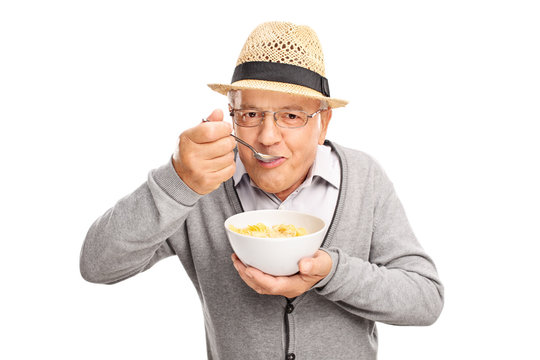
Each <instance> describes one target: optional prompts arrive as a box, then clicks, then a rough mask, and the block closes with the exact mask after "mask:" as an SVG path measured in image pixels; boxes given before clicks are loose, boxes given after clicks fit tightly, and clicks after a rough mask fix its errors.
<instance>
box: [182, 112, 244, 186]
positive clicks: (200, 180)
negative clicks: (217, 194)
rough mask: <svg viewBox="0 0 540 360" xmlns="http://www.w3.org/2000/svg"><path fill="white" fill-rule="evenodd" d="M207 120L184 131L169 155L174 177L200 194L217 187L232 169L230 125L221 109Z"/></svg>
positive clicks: (234, 145)
mask: <svg viewBox="0 0 540 360" xmlns="http://www.w3.org/2000/svg"><path fill="white" fill-rule="evenodd" d="M208 120H209V121H208V122H202V123H200V124H198V125H197V126H195V127H193V128H191V129H188V130H186V131H184V132H183V133H182V134H181V135H180V137H179V141H178V147H177V148H176V150H175V152H174V155H173V166H174V169H175V170H176V173H177V174H178V176H179V177H180V178H181V179H182V181H183V182H184V183H185V184H186V185H187V186H189V187H190V188H191V189H192V190H193V191H195V192H196V193H198V194H201V195H204V194H208V193H209V192H212V191H214V190H215V189H217V188H218V187H219V186H220V185H221V183H222V182H224V181H227V180H228V179H230V178H231V177H232V176H233V174H234V171H235V169H236V165H235V163H234V153H233V150H234V148H235V147H236V141H235V140H234V138H233V137H232V136H229V135H230V134H231V131H232V126H231V124H229V123H226V122H224V121H223V112H222V111H221V110H214V111H213V112H212V113H211V114H210V116H209V117H208Z"/></svg>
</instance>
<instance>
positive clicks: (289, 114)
mask: <svg viewBox="0 0 540 360" xmlns="http://www.w3.org/2000/svg"><path fill="white" fill-rule="evenodd" d="M287 117H288V118H289V119H290V120H294V119H296V118H297V117H298V116H297V115H295V114H292V113H288V114H287Z"/></svg>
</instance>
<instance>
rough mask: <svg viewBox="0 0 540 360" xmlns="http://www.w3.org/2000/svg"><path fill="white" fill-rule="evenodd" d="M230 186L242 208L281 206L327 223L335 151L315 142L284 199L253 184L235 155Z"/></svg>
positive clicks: (333, 196) (336, 168) (335, 188)
mask: <svg viewBox="0 0 540 360" xmlns="http://www.w3.org/2000/svg"><path fill="white" fill-rule="evenodd" d="M233 180H234V186H235V187H236V191H237V193H238V196H239V198H240V202H241V203H242V207H243V208H244V211H250V210H265V209H282V210H294V211H302V212H306V213H308V214H312V215H315V216H318V217H320V218H321V219H323V220H324V221H325V223H326V226H327V228H328V226H329V225H330V222H331V221H332V217H333V215H334V209H335V207H336V202H337V198H338V194H339V185H340V181H341V169H340V165H339V159H338V156H337V154H336V153H335V152H333V151H331V148H330V147H329V146H326V145H318V147H317V154H316V156H315V161H314V162H313V165H312V166H311V168H310V170H309V172H308V175H307V177H306V179H305V180H304V182H303V183H302V184H300V186H299V187H298V188H297V189H296V190H294V191H293V192H292V193H291V194H290V195H289V196H288V197H287V198H286V199H285V200H284V201H281V200H280V199H279V198H278V197H277V196H276V195H275V194H270V193H267V192H265V191H263V190H261V189H260V188H258V187H257V185H255V183H254V182H253V181H252V180H251V178H250V177H249V174H248V173H247V171H246V169H245V167H244V164H243V163H242V161H241V160H240V157H239V156H238V154H236V172H235V173H234V175H233Z"/></svg>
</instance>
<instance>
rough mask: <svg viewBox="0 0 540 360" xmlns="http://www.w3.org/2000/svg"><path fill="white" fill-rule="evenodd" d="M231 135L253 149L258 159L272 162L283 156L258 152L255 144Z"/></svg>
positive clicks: (205, 120) (254, 155)
mask: <svg viewBox="0 0 540 360" xmlns="http://www.w3.org/2000/svg"><path fill="white" fill-rule="evenodd" d="M202 121H203V122H209V121H210V120H207V119H203V120H202ZM229 135H231V136H232V137H233V138H235V139H236V141H238V142H239V143H240V144H242V145H244V146H247V147H248V148H249V149H250V150H251V151H253V157H254V158H255V159H257V160H261V161H264V162H272V161H274V160H277V159H279V158H280V157H281V156H275V155H267V154H262V153H260V152H258V151H257V150H255V149H254V148H253V146H251V145H249V144H248V143H247V142H245V141H244V140H242V139H240V138H239V137H238V136H235V135H233V134H229Z"/></svg>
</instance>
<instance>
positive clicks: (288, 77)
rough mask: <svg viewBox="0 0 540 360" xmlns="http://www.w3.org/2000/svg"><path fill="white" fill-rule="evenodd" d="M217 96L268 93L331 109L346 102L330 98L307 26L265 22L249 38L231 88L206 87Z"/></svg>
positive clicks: (319, 52) (319, 54)
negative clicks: (315, 102)
mask: <svg viewBox="0 0 540 360" xmlns="http://www.w3.org/2000/svg"><path fill="white" fill-rule="evenodd" d="M208 86H209V87H210V88H211V89H212V90H215V91H217V92H219V93H220V94H223V95H227V92H228V91H229V90H247V89H257V90H270V91H278V92H282V93H287V94H293V95H301V96H306V97H309V98H314V99H319V100H326V101H327V102H328V105H329V106H330V107H331V108H338V107H341V106H345V105H347V103H348V101H345V100H340V99H335V98H332V97H330V89H329V87H328V80H327V79H326V77H325V72H324V57H323V52H322V48H321V44H320V42H319V38H318V37H317V34H315V32H314V31H313V30H312V29H311V28H309V27H308V26H302V25H294V24H291V23H288V22H267V23H263V24H261V25H259V26H257V27H256V28H255V30H253V32H252V33H251V34H250V35H249V37H248V39H247V40H246V43H245V44H244V47H243V48H242V51H241V52H240V56H239V57H238V61H237V62H236V68H235V70H234V74H233V77H232V81H231V84H208Z"/></svg>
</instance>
